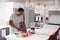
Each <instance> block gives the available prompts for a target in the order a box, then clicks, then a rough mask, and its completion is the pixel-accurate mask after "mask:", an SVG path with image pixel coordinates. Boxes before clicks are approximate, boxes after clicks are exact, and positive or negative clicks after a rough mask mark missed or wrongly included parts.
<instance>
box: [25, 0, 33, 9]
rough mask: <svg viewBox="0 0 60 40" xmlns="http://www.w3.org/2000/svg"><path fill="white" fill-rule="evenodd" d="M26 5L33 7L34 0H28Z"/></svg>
mask: <svg viewBox="0 0 60 40" xmlns="http://www.w3.org/2000/svg"><path fill="white" fill-rule="evenodd" d="M25 7H26V8H33V2H32V1H31V0H26V2H25Z"/></svg>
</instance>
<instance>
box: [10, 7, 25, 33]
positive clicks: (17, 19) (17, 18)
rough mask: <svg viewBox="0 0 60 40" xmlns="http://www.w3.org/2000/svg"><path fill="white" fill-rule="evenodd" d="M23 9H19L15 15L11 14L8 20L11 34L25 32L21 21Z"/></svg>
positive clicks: (23, 23)
mask: <svg viewBox="0 0 60 40" xmlns="http://www.w3.org/2000/svg"><path fill="white" fill-rule="evenodd" d="M23 14H24V9H23V8H19V9H18V10H17V12H16V13H15V14H12V15H11V17H10V20H9V25H10V26H11V33H14V32H18V31H24V32H26V26H25V22H24V20H23Z"/></svg>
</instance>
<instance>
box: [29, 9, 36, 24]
mask: <svg viewBox="0 0 60 40" xmlns="http://www.w3.org/2000/svg"><path fill="white" fill-rule="evenodd" d="M34 15H35V14H34V10H32V9H30V10H29V25H30V23H33V22H34Z"/></svg>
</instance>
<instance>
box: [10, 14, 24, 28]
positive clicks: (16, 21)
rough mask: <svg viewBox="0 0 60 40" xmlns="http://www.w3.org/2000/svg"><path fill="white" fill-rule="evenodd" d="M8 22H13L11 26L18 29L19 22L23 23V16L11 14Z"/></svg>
mask: <svg viewBox="0 0 60 40" xmlns="http://www.w3.org/2000/svg"><path fill="white" fill-rule="evenodd" d="M10 20H12V21H13V24H14V25H15V26H16V27H18V28H19V23H20V22H23V15H21V16H18V15H16V14H12V15H11V17H10Z"/></svg>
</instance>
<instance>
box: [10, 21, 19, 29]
mask: <svg viewBox="0 0 60 40" xmlns="http://www.w3.org/2000/svg"><path fill="white" fill-rule="evenodd" d="M9 25H11V27H14V28H15V29H17V30H19V28H18V27H16V26H15V25H14V24H13V21H12V20H9Z"/></svg>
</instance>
